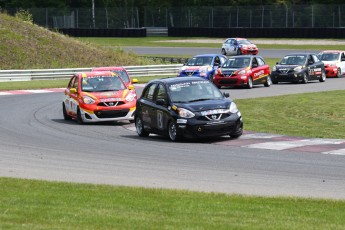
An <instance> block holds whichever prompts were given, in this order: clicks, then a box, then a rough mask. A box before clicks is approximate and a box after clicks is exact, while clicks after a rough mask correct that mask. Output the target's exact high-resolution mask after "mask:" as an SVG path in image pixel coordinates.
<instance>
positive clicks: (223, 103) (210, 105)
mask: <svg viewBox="0 0 345 230" xmlns="http://www.w3.org/2000/svg"><path fill="white" fill-rule="evenodd" d="M230 103H231V101H230V100H226V99H221V100H207V101H196V102H188V103H175V105H176V106H177V107H180V108H185V109H188V110H190V111H191V112H198V111H205V110H212V109H227V108H229V106H230Z"/></svg>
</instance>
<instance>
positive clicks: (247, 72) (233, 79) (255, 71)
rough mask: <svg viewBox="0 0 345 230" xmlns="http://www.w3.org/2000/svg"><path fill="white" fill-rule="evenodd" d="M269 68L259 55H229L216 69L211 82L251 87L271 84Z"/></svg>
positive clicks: (219, 84)
mask: <svg viewBox="0 0 345 230" xmlns="http://www.w3.org/2000/svg"><path fill="white" fill-rule="evenodd" d="M270 74H271V70H270V67H269V65H267V64H266V63H265V61H264V59H263V58H262V57H260V56H253V55H242V56H233V57H230V58H229V59H228V60H227V61H226V62H225V63H224V64H223V65H222V66H221V67H220V68H218V69H217V71H216V73H215V76H214V79H213V83H214V84H215V85H216V86H218V88H220V87H222V86H241V87H246V88H248V89H251V88H252V87H253V85H257V84H264V85H265V86H266V87H269V86H270V85H271V84H272V81H271V77H270Z"/></svg>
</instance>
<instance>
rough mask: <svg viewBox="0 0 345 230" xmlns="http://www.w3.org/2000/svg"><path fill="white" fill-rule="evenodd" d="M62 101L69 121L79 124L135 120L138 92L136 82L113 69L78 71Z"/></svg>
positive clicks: (65, 115)
mask: <svg viewBox="0 0 345 230" xmlns="http://www.w3.org/2000/svg"><path fill="white" fill-rule="evenodd" d="M64 93H65V95H64V99H63V102H62V110H63V116H64V119H65V120H71V119H72V118H74V119H76V120H77V121H78V123H80V124H82V123H84V122H85V123H88V122H100V121H119V120H129V121H131V122H132V121H133V120H134V112H135V109H136V101H137V94H136V92H135V90H134V86H133V85H128V86H126V84H125V83H124V82H123V80H122V79H121V78H120V77H119V75H117V74H115V73H113V72H110V71H100V72H98V71H95V72H84V73H78V74H74V75H73V76H72V78H71V79H70V81H69V83H68V86H67V88H66V89H65V92H64Z"/></svg>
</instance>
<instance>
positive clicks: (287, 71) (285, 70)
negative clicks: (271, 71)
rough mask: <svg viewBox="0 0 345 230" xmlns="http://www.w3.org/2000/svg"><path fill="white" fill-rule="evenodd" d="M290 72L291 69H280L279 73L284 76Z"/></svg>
mask: <svg viewBox="0 0 345 230" xmlns="http://www.w3.org/2000/svg"><path fill="white" fill-rule="evenodd" d="M290 70H291V69H280V70H279V72H281V73H284V74H286V73H289V72H290Z"/></svg>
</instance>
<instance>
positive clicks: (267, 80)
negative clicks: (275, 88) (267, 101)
mask: <svg viewBox="0 0 345 230" xmlns="http://www.w3.org/2000/svg"><path fill="white" fill-rule="evenodd" d="M270 85H272V80H271V77H270V76H267V78H266V82H265V84H264V86H266V87H270Z"/></svg>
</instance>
